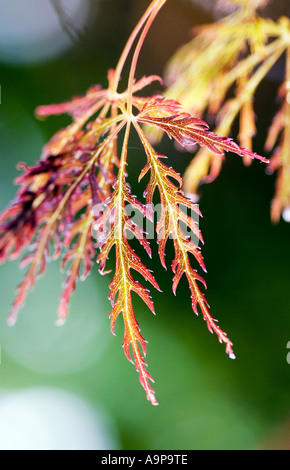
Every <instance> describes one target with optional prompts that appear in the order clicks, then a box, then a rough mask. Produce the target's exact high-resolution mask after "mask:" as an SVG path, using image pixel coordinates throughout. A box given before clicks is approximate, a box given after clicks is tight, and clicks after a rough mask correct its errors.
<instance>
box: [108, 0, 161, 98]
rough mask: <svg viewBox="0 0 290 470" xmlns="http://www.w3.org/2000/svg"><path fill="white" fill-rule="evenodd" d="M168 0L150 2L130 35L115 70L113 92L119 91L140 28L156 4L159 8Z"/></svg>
mask: <svg viewBox="0 0 290 470" xmlns="http://www.w3.org/2000/svg"><path fill="white" fill-rule="evenodd" d="M166 1H167V0H153V1H152V3H151V4H150V6H149V7H148V8H147V10H146V11H145V13H144V14H143V16H142V18H141V19H140V20H139V22H138V23H137V25H136V26H135V28H134V30H133V32H132V33H131V35H130V37H129V39H128V41H127V43H126V45H125V48H124V50H123V52H122V54H121V57H120V59H119V62H118V64H117V66H116V70H115V73H114V78H113V80H112V84H111V91H112V93H115V92H116V91H117V88H118V85H119V82H120V78H121V73H122V71H123V68H124V65H125V62H126V60H127V58H128V55H129V52H130V50H131V49H132V46H133V43H134V41H135V39H136V37H137V36H138V34H139V32H140V30H141V29H142V27H143V25H144V24H145V22H146V20H147V18H148V17H149V16H150V15H151V13H152V11H154V10H155V8H156V6H157V7H158V10H159V9H160V8H161V7H162V5H163V4H164V3H165V2H166Z"/></svg>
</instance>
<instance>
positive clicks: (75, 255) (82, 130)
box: [0, 0, 265, 405]
mask: <svg viewBox="0 0 290 470" xmlns="http://www.w3.org/2000/svg"><path fill="white" fill-rule="evenodd" d="M165 2H166V0H153V2H152V3H151V4H150V5H149V7H148V9H147V10H146V12H145V13H144V15H143V16H142V18H141V19H140V21H139V22H138V24H137V26H136V28H135V29H134V31H133V33H132V35H131V36H130V38H129V40H128V42H127V44H126V46H125V49H124V52H123V53H122V55H121V58H120V60H119V62H118V64H117V67H116V69H115V70H110V71H109V73H108V88H107V89H105V90H103V89H101V87H100V86H95V87H91V88H90V89H89V90H88V92H87V94H86V95H85V96H84V97H75V98H73V99H72V101H70V102H65V103H63V104H60V105H49V106H41V107H39V108H38V109H37V114H38V115H39V116H41V117H43V116H48V115H51V114H60V113H68V114H69V115H70V116H71V117H72V121H73V122H72V123H71V124H70V125H69V126H67V127H66V128H65V129H62V130H60V131H59V132H58V133H57V134H56V135H55V136H53V137H52V139H51V140H50V141H49V142H48V144H47V145H46V146H45V147H44V149H43V152H42V156H41V160H40V161H38V162H37V163H36V164H35V166H33V167H31V168H29V167H27V166H26V165H24V164H21V165H20V169H22V170H23V174H22V175H21V176H19V177H18V178H17V180H16V183H17V184H18V185H19V186H20V187H19V190H18V193H17V196H16V199H15V201H13V202H12V204H11V205H10V206H9V207H8V208H7V209H6V210H5V211H4V212H3V213H2V215H0V263H4V262H5V261H6V260H7V259H15V258H17V257H19V256H20V255H24V257H23V258H22V261H21V265H22V266H23V267H24V266H26V267H27V272H26V274H25V276H24V279H23V282H22V283H21V284H20V286H19V287H18V291H17V295H16V298H15V301H14V304H13V306H12V309H11V313H10V316H9V322H10V323H11V324H12V323H14V322H15V321H16V319H17V315H18V313H19V310H20V308H21V307H22V306H23V305H24V302H25V298H26V296H27V294H28V291H29V290H30V288H31V287H32V286H33V285H34V284H35V282H36V280H37V278H38V277H39V276H40V275H41V274H43V273H44V271H45V269H46V265H47V262H48V261H49V260H50V259H51V258H53V259H60V260H61V266H62V268H63V270H65V271H66V279H65V282H64V287H63V292H62V295H61V298H60V303H59V309H58V324H59V325H60V324H63V323H64V321H65V320H66V318H67V316H68V305H69V301H70V298H71V295H72V293H73V292H74V290H75V288H76V283H77V281H78V280H79V279H85V278H86V277H87V276H88V274H89V273H90V271H91V269H92V267H93V264H94V261H95V259H97V261H98V263H99V271H100V272H101V273H102V274H106V273H107V272H110V271H106V270H107V269H108V268H107V265H108V258H109V254H110V253H111V252H113V251H114V254H115V256H114V258H115V267H114V268H113V271H114V273H113V278H112V280H111V282H110V294H109V300H110V302H111V305H112V310H111V312H110V318H111V330H112V332H114V328H115V324H116V321H117V318H118V317H119V316H120V317H122V318H123V321H124V340H123V348H124V352H125V355H126V357H127V358H128V359H129V360H130V361H131V362H133V363H134V364H135V368H136V370H137V372H138V374H139V380H140V382H141V384H142V386H143V388H144V389H145V391H146V396H147V399H148V400H149V401H151V403H152V404H154V405H156V404H157V401H156V398H155V392H154V390H153V389H152V386H151V384H150V381H153V380H152V377H151V375H150V374H149V372H148V371H147V364H146V363H145V355H146V342H145V340H144V338H143V336H142V335H141V332H140V327H139V324H138V322H137V319H136V317H135V312H134V307H133V299H132V293H134V294H138V296H139V297H140V298H141V299H142V301H143V302H144V303H145V304H146V306H147V307H148V308H149V310H150V311H151V312H153V313H154V305H153V301H152V298H151V296H150V292H149V290H148V288H147V287H146V286H145V285H143V283H144V284H145V283H149V285H150V284H151V286H153V287H154V289H156V290H160V289H159V286H158V283H157V281H156V280H155V277H154V275H153V274H152V272H151V271H150V270H149V269H148V267H147V266H146V265H145V264H144V263H143V261H142V260H141V257H140V256H139V255H138V254H137V253H136V252H135V250H134V249H133V248H132V246H131V244H130V242H129V239H130V238H132V237H135V239H137V240H138V242H139V243H140V245H141V248H143V249H144V250H145V253H144V255H145V257H146V256H151V248H150V245H149V241H148V239H147V236H146V233H145V232H144V230H143V226H142V223H140V224H138V223H137V222H136V221H135V220H133V216H132V211H131V210H132V209H133V211H136V212H138V214H140V216H141V218H143V219H144V218H148V219H149V220H153V213H152V210H153V196H154V193H155V191H156V192H158V193H159V196H160V200H161V212H160V215H159V219H158V222H157V224H156V232H157V235H158V236H157V242H158V252H159V257H160V260H161V263H162V265H163V266H164V267H165V268H166V262H165V250H166V246H167V242H168V239H169V238H170V237H172V239H173V246H174V259H173V261H172V264H171V268H172V271H173V284H172V289H173V292H174V294H176V293H177V287H178V285H179V282H180V279H181V278H182V276H183V275H184V276H185V277H186V279H187V282H188V285H189V289H190V293H191V299H192V309H193V311H194V312H195V313H198V309H200V310H201V312H202V315H203V317H204V319H205V321H206V322H207V326H208V328H209V330H210V331H211V332H215V333H216V334H217V336H218V338H219V340H220V341H221V342H224V343H225V344H226V352H227V353H228V354H229V356H230V357H232V358H233V357H234V355H233V350H232V343H231V341H230V340H229V339H228V338H227V336H226V334H225V333H224V332H223V331H222V330H221V329H220V328H219V327H218V326H217V324H216V321H215V320H214V319H213V318H212V316H211V315H210V313H209V310H208V304H207V301H206V299H205V296H204V294H203V293H202V292H201V290H200V287H199V286H200V284H201V285H203V286H204V287H206V286H205V281H204V280H203V278H202V277H201V276H200V275H199V274H198V272H197V271H196V269H194V267H193V262H195V261H197V263H198V265H199V266H200V267H201V268H202V269H203V270H204V271H205V264H204V260H203V257H202V254H201V250H200V247H199V243H202V235H201V232H200V230H199V228H198V225H197V223H196V220H195V216H196V215H201V214H200V213H199V210H198V207H197V206H196V205H195V204H194V203H193V202H192V201H191V200H190V199H188V198H187V197H186V196H185V195H184V192H183V190H182V186H183V180H182V178H181V176H180V175H178V174H177V173H176V171H175V170H174V169H173V168H171V167H169V166H168V165H166V163H165V162H164V161H165V160H164V159H165V158H166V157H165V156H164V155H161V154H158V153H157V152H156V151H155V149H154V148H153V147H152V145H151V144H150V143H149V140H148V138H147V137H146V134H145V133H144V131H143V129H142V128H141V125H142V127H143V125H145V126H148V125H150V126H153V127H154V128H155V129H157V130H159V131H160V130H161V131H162V132H164V133H166V134H167V135H168V136H169V137H170V138H172V139H174V140H175V142H176V143H178V144H179V145H183V146H185V147H187V146H188V145H195V144H198V145H201V146H202V147H203V148H204V149H206V151H213V152H214V154H215V158H216V159H217V161H218V162H220V158H221V157H222V156H223V154H224V152H225V151H231V152H234V153H237V154H238V155H245V156H249V157H250V158H257V159H260V160H262V161H265V159H264V158H263V157H260V156H259V155H256V154H253V153H251V152H250V151H248V150H245V149H241V148H240V147H239V146H238V145H237V144H236V143H234V142H233V141H232V140H231V139H229V138H228V137H220V136H218V135H216V134H213V133H212V132H210V131H209V128H208V125H207V124H206V123H205V122H204V121H202V120H201V119H200V118H196V117H193V116H192V115H190V114H189V113H186V112H185V111H184V109H183V108H182V106H181V105H180V104H179V103H178V102H177V101H175V100H169V99H165V98H163V97H161V96H153V97H149V98H148V97H144V96H140V95H139V94H138V95H136V93H137V92H138V93H139V92H140V91H141V90H142V89H143V87H145V86H147V85H150V84H151V83H152V82H153V81H156V80H157V81H161V79H159V77H156V76H154V75H152V76H149V77H143V78H142V79H141V80H139V81H136V80H135V70H136V65H137V59H138V56H139V53H140V49H141V46H142V44H143V41H144V39H145V36H146V34H147V32H148V30H149V27H150V25H151V23H152V21H153V20H154V18H155V16H156V15H157V13H158V11H159V10H160V8H161V7H162V6H163V4H164V3H165ZM138 35H139V36H140V37H139V40H138V42H137V45H136V48H135V51H134V54H133V58H132V64H131V68H130V73H129V79H128V87H127V89H126V90H125V91H123V92H122V93H119V92H118V86H119V82H120V77H121V74H122V71H123V67H124V64H125V61H126V59H127V57H128V54H129V52H130V51H131V48H132V46H133V43H134V41H135V40H136V39H137V37H138ZM133 110H134V111H136V110H137V115H135V114H134V113H133ZM134 129H135V131H136V132H137V134H138V135H139V137H140V140H141V142H142V144H143V146H144V149H145V152H146V155H147V163H146V165H145V167H144V168H143V169H142V171H141V173H140V176H139V182H141V180H142V178H143V177H144V175H145V174H146V173H149V175H150V176H149V183H148V184H147V187H146V191H145V194H146V196H145V199H146V205H144V202H145V201H139V200H138V199H137V198H136V197H135V196H133V193H132V191H131V188H130V185H129V182H128V175H127V167H128V162H127V154H128V148H129V145H128V144H129V137H130V132H131V130H134ZM120 149H121V150H120ZM140 184H141V183H140ZM129 235H130V237H129ZM140 276H141V278H142V279H143V281H144V282H143V281H142V283H141V282H139V281H138V280H137V279H138V278H139V277H140ZM136 278H137V279H136Z"/></svg>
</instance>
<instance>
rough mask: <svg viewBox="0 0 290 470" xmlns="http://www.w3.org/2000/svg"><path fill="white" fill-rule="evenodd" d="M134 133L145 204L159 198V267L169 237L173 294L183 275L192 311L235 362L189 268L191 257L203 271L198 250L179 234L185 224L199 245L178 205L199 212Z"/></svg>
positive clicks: (172, 173)
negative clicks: (141, 151) (141, 158)
mask: <svg viewBox="0 0 290 470" xmlns="http://www.w3.org/2000/svg"><path fill="white" fill-rule="evenodd" d="M137 130H138V133H139V135H140V138H141V140H142V143H143V145H144V148H145V151H146V154H147V158H148V160H147V164H146V166H145V168H144V169H143V171H142V173H141V175H140V178H142V177H143V176H144V175H145V174H146V173H147V171H150V180H149V183H148V186H147V189H146V198H147V204H148V205H149V206H150V205H151V204H152V201H153V194H154V192H155V190H156V189H157V188H158V191H159V194H160V198H161V215H160V219H159V220H158V223H157V226H156V230H157V233H158V244H159V256H160V259H161V263H162V265H163V266H164V267H165V268H166V264H165V247H166V243H167V240H168V238H169V236H170V235H172V238H173V243H174V251H175V258H174V260H173V262H172V270H173V272H174V277H173V286H172V288H173V292H174V294H176V290H177V286H178V284H179V281H180V279H181V277H182V275H183V274H185V276H186V278H187V281H188V284H189V288H190V291H191V299H192V309H193V311H194V312H195V313H196V314H198V311H197V305H199V307H200V308H201V311H202V314H203V317H204V319H205V320H206V322H207V326H208V328H209V330H210V331H211V332H215V333H216V334H217V335H218V338H219V340H220V341H221V342H224V343H225V344H226V352H227V354H228V355H229V356H230V357H231V358H234V353H233V349H232V342H231V341H230V340H229V339H228V338H227V336H226V334H225V333H224V332H223V331H222V330H221V329H220V328H219V327H218V326H217V325H216V323H215V320H214V319H213V318H212V316H211V315H210V313H209V311H208V304H207V301H206V299H205V297H204V294H202V293H201V291H200V289H199V287H198V283H197V282H201V283H202V284H203V285H204V287H206V285H205V282H204V280H203V278H202V277H201V276H200V275H199V274H198V273H197V271H196V270H195V269H193V268H192V265H191V261H190V258H189V255H190V254H191V255H193V256H194V257H195V258H196V260H197V261H198V262H199V264H200V266H201V267H202V268H203V270H204V271H206V269H205V265H204V261H203V257H202V255H201V253H200V249H199V246H198V245H197V244H196V243H195V242H193V241H192V240H190V238H189V236H188V235H186V234H185V233H184V232H183V231H182V229H181V226H180V222H183V223H185V224H186V225H187V226H188V227H189V228H190V230H191V231H192V232H193V233H194V234H195V235H196V237H197V238H198V239H199V240H200V241H202V236H201V233H200V231H199V230H198V228H197V227H196V223H195V221H194V219H192V218H191V217H189V216H188V215H186V214H185V212H184V211H182V209H181V208H180V205H182V206H184V207H186V208H188V209H190V210H191V211H194V212H195V213H198V214H199V215H200V212H199V210H198V208H197V206H196V205H195V204H193V203H192V202H191V201H190V200H189V199H188V198H186V197H185V196H184V195H183V192H182V190H181V188H180V186H181V183H182V180H181V178H180V176H179V175H178V174H177V173H176V172H175V171H174V170H173V169H172V168H170V167H168V166H166V165H165V164H164V163H162V161H161V160H160V159H161V158H165V157H164V156H163V155H159V154H157V152H156V151H155V150H154V149H153V147H152V146H151V145H150V143H149V141H148V140H147V139H146V137H145V135H144V133H143V132H142V130H141V129H140V128H138V127H137ZM171 179H173V180H175V181H176V183H177V185H176V184H174V183H173V182H172V181H171Z"/></svg>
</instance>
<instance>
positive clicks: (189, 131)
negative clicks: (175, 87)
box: [138, 97, 268, 162]
mask: <svg viewBox="0 0 290 470" xmlns="http://www.w3.org/2000/svg"><path fill="white" fill-rule="evenodd" d="M162 109H164V110H165V113H166V114H168V112H169V111H172V112H173V113H174V114H171V115H169V116H167V115H166V116H165V117H155V116H154V114H155V113H158V112H159V114H160V112H162ZM138 121H139V122H143V123H145V124H149V125H154V126H156V127H159V128H160V129H161V130H162V131H163V132H166V133H167V134H168V136H169V137H170V138H173V139H175V140H176V142H178V143H179V144H180V145H182V146H184V147H187V146H190V145H194V144H199V145H200V146H203V147H207V148H208V149H209V150H211V151H212V152H214V153H217V154H223V153H224V152H225V151H226V152H234V153H237V154H238V155H241V156H243V155H247V156H249V157H251V158H256V159H258V160H261V161H263V162H268V160H267V159H266V158H264V157H262V156H260V155H257V154H254V153H253V152H250V151H249V150H247V149H242V148H240V147H239V146H238V145H237V144H236V143H235V142H233V140H232V139H230V138H229V137H220V136H218V135H215V134H214V133H212V132H210V131H209V130H208V125H207V124H206V123H205V122H204V121H202V120H201V119H199V118H195V117H193V116H191V115H190V114H189V113H186V112H185V111H184V110H183V109H182V107H181V105H180V104H179V103H177V102H173V101H172V100H166V99H165V98H158V97H157V98H155V99H152V100H151V101H149V102H148V103H146V104H145V105H144V107H143V109H142V110H141V112H140V114H139V115H138Z"/></svg>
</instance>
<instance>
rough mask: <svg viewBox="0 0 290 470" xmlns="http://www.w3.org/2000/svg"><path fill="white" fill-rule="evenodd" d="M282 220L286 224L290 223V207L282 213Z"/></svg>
mask: <svg viewBox="0 0 290 470" xmlns="http://www.w3.org/2000/svg"><path fill="white" fill-rule="evenodd" d="M282 218H283V220H284V221H285V222H290V207H285V209H284V210H283V212H282Z"/></svg>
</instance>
